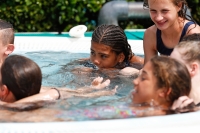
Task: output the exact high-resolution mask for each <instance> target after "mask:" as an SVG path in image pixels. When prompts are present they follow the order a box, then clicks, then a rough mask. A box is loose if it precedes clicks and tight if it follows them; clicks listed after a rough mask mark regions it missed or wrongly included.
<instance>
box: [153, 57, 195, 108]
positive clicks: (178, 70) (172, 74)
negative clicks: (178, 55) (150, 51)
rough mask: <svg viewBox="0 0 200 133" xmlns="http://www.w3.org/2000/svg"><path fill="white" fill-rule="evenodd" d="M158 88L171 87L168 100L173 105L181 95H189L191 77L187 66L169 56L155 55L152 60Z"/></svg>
mask: <svg viewBox="0 0 200 133" xmlns="http://www.w3.org/2000/svg"><path fill="white" fill-rule="evenodd" d="M150 62H151V65H152V68H153V74H154V75H155V77H156V79H157V87H158V88H167V89H169V88H171V92H170V94H169V95H168V96H167V98H166V99H167V100H168V101H169V103H170V104H171V105H172V103H173V102H174V100H176V99H178V98H179V97H180V96H184V95H186V96H188V95H189V93H190V89H191V77H190V74H189V72H188V69H187V68H186V66H185V65H184V64H182V63H180V62H178V61H177V60H175V59H172V58H170V57H167V56H155V57H153V58H151V60H150Z"/></svg>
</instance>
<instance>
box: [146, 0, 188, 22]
mask: <svg viewBox="0 0 200 133" xmlns="http://www.w3.org/2000/svg"><path fill="white" fill-rule="evenodd" d="M150 1H151V2H153V3H154V2H156V1H159V2H162V1H161V0H144V4H143V7H144V8H151V7H150ZM168 1H171V2H172V3H173V4H174V6H176V7H179V8H180V10H179V11H178V12H177V13H178V16H179V17H181V18H184V19H187V18H188V17H187V16H188V15H187V14H186V12H187V10H188V4H187V2H186V0H168ZM190 18H191V17H190Z"/></svg>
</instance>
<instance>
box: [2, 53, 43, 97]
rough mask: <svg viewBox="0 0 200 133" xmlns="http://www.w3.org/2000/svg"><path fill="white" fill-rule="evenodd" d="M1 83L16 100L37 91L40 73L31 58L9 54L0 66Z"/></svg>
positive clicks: (38, 89)
mask: <svg viewBox="0 0 200 133" xmlns="http://www.w3.org/2000/svg"><path fill="white" fill-rule="evenodd" d="M1 79H2V81H1V82H2V83H1V84H2V85H6V86H7V87H8V89H9V90H10V91H11V92H12V93H13V95H14V96H15V99H16V100H19V99H22V98H25V97H28V96H31V95H34V94H37V93H39V91H40V87H41V83H42V73H41V70H40V68H39V66H38V65H37V64H36V63H35V62H34V61H32V60H31V59H29V58H27V57H24V56H21V55H10V56H8V57H7V58H6V60H5V61H4V62H3V64H2V67H1Z"/></svg>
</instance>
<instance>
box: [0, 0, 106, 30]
mask: <svg viewBox="0 0 200 133" xmlns="http://www.w3.org/2000/svg"><path fill="white" fill-rule="evenodd" d="M0 2H1V1H0ZM103 3H105V0H4V2H1V4H0V18H1V19H4V20H7V21H9V22H10V23H12V24H13V25H14V27H15V29H16V31H18V32H21V31H28V32H41V31H58V32H62V31H69V29H70V28H71V27H73V26H75V25H78V24H86V25H87V26H88V30H91V29H94V27H95V26H96V24H95V22H94V21H93V20H92V19H93V18H92V17H93V16H98V14H97V13H98V11H99V10H100V8H101V7H102V5H103ZM91 14H92V15H91Z"/></svg>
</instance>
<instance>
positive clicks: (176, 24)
mask: <svg viewBox="0 0 200 133" xmlns="http://www.w3.org/2000/svg"><path fill="white" fill-rule="evenodd" d="M144 8H149V13H150V17H151V20H152V21H153V22H154V25H153V26H151V27H149V28H148V29H146V31H145V34H144V42H143V47H144V53H145V60H144V61H145V63H146V62H147V61H148V60H150V58H151V57H153V56H154V55H157V54H158V52H159V53H160V54H163V55H170V54H171V52H172V51H173V48H174V47H175V46H176V45H177V44H178V42H179V41H181V40H182V38H183V37H184V36H185V35H189V34H193V33H200V28H199V26H198V25H197V24H196V23H195V21H194V20H193V19H192V18H191V17H190V16H188V15H187V14H186V11H187V8H188V6H187V2H186V0H145V1H144Z"/></svg>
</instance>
